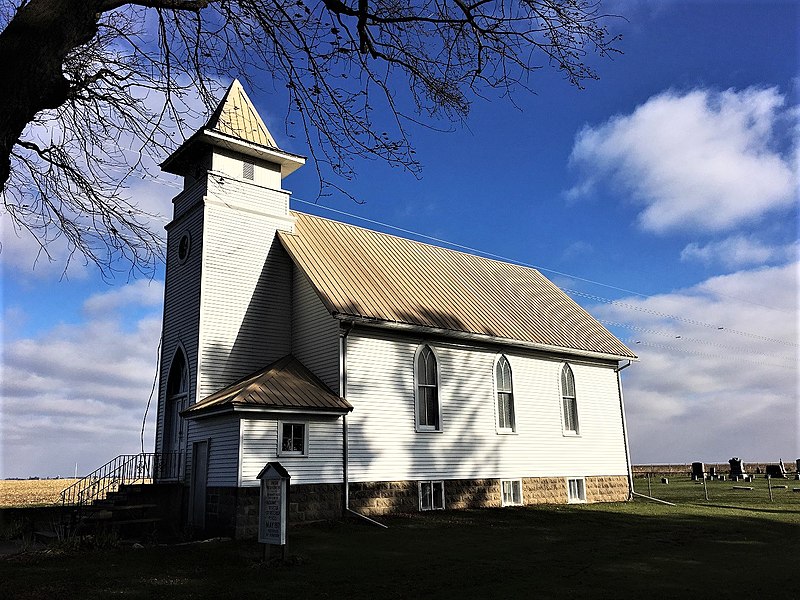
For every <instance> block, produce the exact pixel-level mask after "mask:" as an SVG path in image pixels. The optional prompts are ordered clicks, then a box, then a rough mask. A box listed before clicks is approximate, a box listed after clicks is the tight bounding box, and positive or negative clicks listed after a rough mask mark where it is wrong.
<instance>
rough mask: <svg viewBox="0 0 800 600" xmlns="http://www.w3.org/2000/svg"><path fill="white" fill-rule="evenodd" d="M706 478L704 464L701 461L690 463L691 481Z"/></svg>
mask: <svg viewBox="0 0 800 600" xmlns="http://www.w3.org/2000/svg"><path fill="white" fill-rule="evenodd" d="M705 478H706V466H705V465H704V464H703V463H701V462H693V463H692V481H697V480H698V479H705Z"/></svg>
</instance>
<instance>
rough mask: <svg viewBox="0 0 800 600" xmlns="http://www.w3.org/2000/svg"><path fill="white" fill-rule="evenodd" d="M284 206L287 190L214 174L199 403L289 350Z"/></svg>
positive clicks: (209, 204) (208, 208)
mask: <svg viewBox="0 0 800 600" xmlns="http://www.w3.org/2000/svg"><path fill="white" fill-rule="evenodd" d="M287 200H288V196H287V194H286V193H284V192H280V191H275V190H267V189H266V188H261V187H259V186H255V185H253V184H249V183H244V182H236V181H234V180H232V179H224V178H221V176H218V175H209V191H208V198H207V201H206V207H205V219H206V228H205V253H204V256H203V298H202V308H201V317H200V345H201V350H200V383H199V391H200V394H199V397H200V398H203V397H205V396H207V395H209V394H212V393H213V392H216V391H217V390H219V389H221V388H223V387H225V386H226V385H229V384H231V383H233V382H235V381H237V380H238V379H241V378H242V377H244V376H246V375H248V374H250V373H252V372H254V371H256V370H258V369H260V368H262V367H264V366H266V365H267V364H269V363H270V362H272V361H274V360H277V359H278V358H280V357H282V356H284V355H286V354H288V353H289V352H290V349H291V263H290V260H289V257H288V256H287V254H286V252H285V251H284V250H283V248H282V247H281V245H280V242H279V241H278V240H277V239H276V236H275V232H276V230H277V229H279V228H280V229H290V228H291V221H290V220H289V218H288V216H287V215H288V201H287ZM265 213H269V214H265ZM283 216H286V219H284V218H282V217H283Z"/></svg>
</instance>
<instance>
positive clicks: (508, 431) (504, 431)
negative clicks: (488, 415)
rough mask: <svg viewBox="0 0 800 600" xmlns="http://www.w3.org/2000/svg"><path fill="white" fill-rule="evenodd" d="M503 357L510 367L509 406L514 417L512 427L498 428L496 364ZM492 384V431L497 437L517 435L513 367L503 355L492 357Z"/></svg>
mask: <svg viewBox="0 0 800 600" xmlns="http://www.w3.org/2000/svg"><path fill="white" fill-rule="evenodd" d="M504 356H505V359H506V360H507V361H508V365H509V367H511V404H512V406H513V410H512V412H513V415H514V426H513V427H500V411H499V410H498V407H497V394H498V391H497V363H499V362H500V359H501V358H503V357H504ZM492 382H493V383H494V395H493V401H494V431H495V433H496V434H498V435H517V403H516V402H515V400H516V394H515V393H514V367H513V366H511V361H510V360H509V358H508V356H506V355H505V354H498V355H497V356H495V357H494V363H493V364H492Z"/></svg>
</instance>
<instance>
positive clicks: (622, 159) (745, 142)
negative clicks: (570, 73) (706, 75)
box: [566, 88, 797, 233]
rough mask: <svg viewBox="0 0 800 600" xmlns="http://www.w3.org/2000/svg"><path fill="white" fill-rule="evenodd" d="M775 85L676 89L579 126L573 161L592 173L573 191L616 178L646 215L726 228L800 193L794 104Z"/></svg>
mask: <svg viewBox="0 0 800 600" xmlns="http://www.w3.org/2000/svg"><path fill="white" fill-rule="evenodd" d="M784 104H785V98H784V96H783V95H782V94H780V93H779V91H778V90H777V89H776V88H768V89H759V88H747V89H745V90H742V91H735V90H726V91H723V92H714V91H711V90H700V89H698V90H693V91H690V92H687V93H684V94H679V93H677V92H674V91H667V92H664V93H662V94H659V95H657V96H654V97H652V98H650V99H649V100H647V102H645V103H644V104H642V105H641V106H639V107H637V108H636V109H635V110H634V111H633V112H632V113H631V114H629V115H618V116H615V117H612V118H611V119H609V120H608V121H607V122H606V123H604V124H601V125H598V126H594V127H592V126H587V127H585V128H584V129H583V130H582V131H581V132H580V133H579V134H578V136H577V138H576V140H575V145H574V147H573V150H572V155H571V162H572V164H574V165H576V166H578V167H579V168H581V170H582V172H583V173H584V176H583V178H582V180H581V181H579V182H578V183H577V184H576V185H575V187H573V188H572V189H571V190H569V191H568V192H567V193H566V196H567V198H569V199H574V198H576V197H580V196H585V195H587V194H590V193H592V191H593V190H594V189H596V187H597V186H598V185H599V184H600V182H602V181H605V180H611V181H613V182H614V183H615V184H616V185H618V186H620V187H621V188H622V189H623V190H625V191H626V192H628V193H630V195H631V196H632V198H633V199H634V201H636V202H638V203H639V204H641V205H643V209H642V211H641V212H640V213H639V215H638V220H639V224H640V225H641V226H642V227H643V228H644V229H646V230H648V231H653V232H657V233H663V232H667V231H670V230H682V229H686V228H690V229H695V230H701V231H724V230H729V229H731V228H733V227H736V226H737V225H741V224H742V223H745V222H748V221H751V220H754V219H759V218H760V217H762V216H763V215H765V214H766V213H767V212H769V211H772V210H775V209H783V208H787V207H791V206H792V205H793V203H794V202H796V200H797V173H796V172H795V171H794V170H793V169H794V165H793V159H792V157H791V156H789V155H790V154H791V151H788V150H787V151H780V150H778V149H776V148H777V147H778V146H780V144H781V143H782V142H785V140H781V139H778V138H779V137H780V136H781V135H785V131H784V130H785V129H786V128H785V127H783V125H784V124H785V122H792V123H794V122H795V121H796V111H795V110H794V107H790V108H784Z"/></svg>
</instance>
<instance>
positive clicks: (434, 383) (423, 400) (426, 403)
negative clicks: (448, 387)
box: [415, 346, 442, 431]
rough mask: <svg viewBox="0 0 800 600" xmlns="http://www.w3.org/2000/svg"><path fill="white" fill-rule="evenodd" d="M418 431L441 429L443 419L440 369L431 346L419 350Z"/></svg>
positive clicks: (417, 366) (417, 367)
mask: <svg viewBox="0 0 800 600" xmlns="http://www.w3.org/2000/svg"><path fill="white" fill-rule="evenodd" d="M415 366H416V373H415V374H416V380H417V388H416V392H417V398H416V405H417V406H416V409H417V431H439V430H440V429H441V428H442V421H441V417H440V415H439V371H438V367H437V365H436V355H434V353H433V350H431V349H430V347H429V346H423V347H422V348H421V349H420V350H418V351H417V358H416V365H415Z"/></svg>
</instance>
